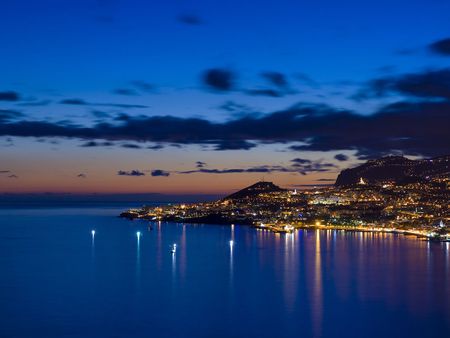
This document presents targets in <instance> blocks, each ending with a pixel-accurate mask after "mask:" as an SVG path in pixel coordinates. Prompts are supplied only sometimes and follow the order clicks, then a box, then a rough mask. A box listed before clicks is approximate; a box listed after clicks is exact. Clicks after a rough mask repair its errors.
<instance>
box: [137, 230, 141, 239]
mask: <svg viewBox="0 0 450 338" xmlns="http://www.w3.org/2000/svg"><path fill="white" fill-rule="evenodd" d="M136 237H137V239H139V238H141V232H140V231H138V232H136Z"/></svg>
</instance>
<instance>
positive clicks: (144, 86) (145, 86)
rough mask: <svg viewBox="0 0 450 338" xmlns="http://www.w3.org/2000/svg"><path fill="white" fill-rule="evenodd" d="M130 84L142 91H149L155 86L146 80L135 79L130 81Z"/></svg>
mask: <svg viewBox="0 0 450 338" xmlns="http://www.w3.org/2000/svg"><path fill="white" fill-rule="evenodd" d="M131 84H132V85H133V86H135V87H136V88H137V89H139V90H141V91H143V92H147V93H150V92H153V91H154V90H155V86H154V85H153V84H151V83H148V82H146V81H141V80H136V81H133V82H131Z"/></svg>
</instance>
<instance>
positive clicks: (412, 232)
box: [119, 215, 450, 243]
mask: <svg viewBox="0 0 450 338" xmlns="http://www.w3.org/2000/svg"><path fill="white" fill-rule="evenodd" d="M119 217H121V218H125V219H127V220H131V221H133V220H145V221H147V222H152V223H158V222H168V223H181V224H183V223H184V224H201V225H222V226H233V225H240V226H247V227H251V228H254V229H259V230H267V231H270V232H273V233H285V234H289V233H292V232H293V231H295V230H337V231H346V232H370V233H390V234H397V235H404V236H416V237H417V238H422V239H425V240H428V241H433V242H442V243H445V242H450V236H449V235H447V236H442V235H438V234H437V233H435V232H432V231H428V230H420V229H398V228H386V227H358V226H345V225H342V226H334V225H301V226H299V225H297V226H292V225H275V224H274V225H270V224H268V225H264V224H260V225H257V224H245V223H238V222H235V223H232V222H224V223H206V222H193V221H189V220H185V221H182V220H177V221H175V220H163V219H162V220H159V221H158V220H153V219H148V218H145V217H126V216H122V215H121V216H119Z"/></svg>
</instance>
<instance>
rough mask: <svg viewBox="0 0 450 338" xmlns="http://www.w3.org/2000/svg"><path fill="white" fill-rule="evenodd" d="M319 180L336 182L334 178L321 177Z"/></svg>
mask: <svg viewBox="0 0 450 338" xmlns="http://www.w3.org/2000/svg"><path fill="white" fill-rule="evenodd" d="M318 181H319V182H334V181H336V180H335V179H334V178H319V179H318Z"/></svg>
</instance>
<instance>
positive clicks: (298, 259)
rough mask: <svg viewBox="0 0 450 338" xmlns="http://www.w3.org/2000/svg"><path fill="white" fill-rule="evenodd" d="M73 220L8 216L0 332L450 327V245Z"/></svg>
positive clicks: (351, 332) (279, 332)
mask: <svg viewBox="0 0 450 338" xmlns="http://www.w3.org/2000/svg"><path fill="white" fill-rule="evenodd" d="M74 214H75V213H73V212H72V213H70V215H68V216H67V217H65V216H64V215H61V212H60V211H58V212H57V213H55V214H50V215H45V213H43V212H41V211H40V212H39V213H36V214H33V213H32V212H26V213H25V214H24V215H20V214H17V213H16V214H14V215H12V216H11V215H9V216H8V217H3V215H0V221H1V222H0V224H2V225H1V226H0V250H1V251H0V271H1V276H2V278H1V279H0V304H1V305H0V318H3V319H2V320H1V321H2V325H1V326H0V336H1V337H8V336H17V337H26V336H30V335H32V336H33V335H34V334H35V333H36V332H39V333H41V335H42V336H46V337H59V336H63V335H72V336H80V337H81V336H83V334H82V333H83V332H88V331H89V332H90V333H92V335H93V336H96V337H109V336H112V335H116V336H117V335H118V336H133V337H147V336H148V335H149V334H150V333H151V334H152V336H157V337H166V336H167V337H173V336H176V337H189V336H190V337H208V336H235V337H245V336H258V337H297V336H298V335H299V333H302V334H301V335H302V336H305V337H322V336H326V337H341V336H343V333H344V332H345V336H347V337H360V336H365V337H380V336H385V337H388V336H393V335H394V334H396V335H402V334H403V335H404V334H405V332H408V335H409V337H413V338H415V337H433V336H434V334H435V333H440V334H441V335H442V334H443V333H445V332H447V331H448V329H449V325H450V324H449V323H450V291H449V282H450V271H449V270H450V264H449V263H450V262H449V260H450V258H449V256H450V253H449V251H450V247H449V245H450V243H430V242H426V241H423V240H420V239H417V238H415V237H404V236H400V235H394V234H384V233H358V232H343V231H332V230H327V231H316V230H314V231H312V230H310V231H306V230H299V231H295V232H294V233H292V234H273V233H270V232H268V231H264V230H256V229H251V228H248V227H243V226H238V225H235V226H231V227H226V226H208V225H187V224H167V223H160V222H158V223H152V224H148V223H144V222H128V221H125V220H122V219H117V218H114V217H112V216H110V215H105V214H104V213H103V212H100V213H99V215H98V216H93V215H95V213H93V212H92V210H89V212H88V213H86V214H83V213H82V212H81V213H78V214H77V215H78V216H77V215H74ZM94 228H95V229H96V230H97V231H96V233H95V235H94V234H93V233H91V230H92V229H94ZM137 231H140V232H141V233H142V236H136V234H137ZM231 241H232V242H231ZM173 243H177V251H176V253H174V254H172V253H171V252H170V248H171V246H172V244H173ZM133 270H135V271H133ZM133 272H134V273H133ZM23 318H27V320H26V321H25V322H24V321H23ZM74 318H77V320H76V321H74ZM199 318H202V322H204V323H207V324H205V325H196V323H198V321H199ZM243 318H244V319H245V320H243ZM350 318H351V320H350ZM392 318H395V322H393V321H392ZM106 323H112V324H108V325H109V326H108V325H106ZM383 323H390V324H389V325H382V324H383ZM105 327H106V328H105ZM130 330H131V331H130ZM13 333H14V334H13ZM444 336H445V335H444Z"/></svg>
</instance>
